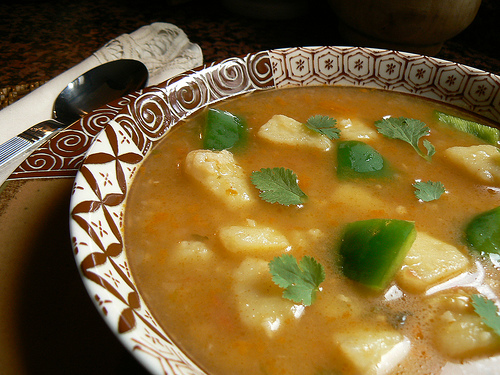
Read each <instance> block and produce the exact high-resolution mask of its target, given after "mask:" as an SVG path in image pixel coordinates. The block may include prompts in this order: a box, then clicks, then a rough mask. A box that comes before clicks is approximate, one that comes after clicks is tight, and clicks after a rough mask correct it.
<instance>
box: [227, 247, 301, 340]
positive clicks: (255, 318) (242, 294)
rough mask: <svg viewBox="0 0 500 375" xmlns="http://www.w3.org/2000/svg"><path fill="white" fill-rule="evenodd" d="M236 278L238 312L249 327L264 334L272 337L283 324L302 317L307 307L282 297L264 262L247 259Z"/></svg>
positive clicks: (239, 268) (235, 291) (234, 289)
mask: <svg viewBox="0 0 500 375" xmlns="http://www.w3.org/2000/svg"><path fill="white" fill-rule="evenodd" d="M233 277H234V283H233V292H234V293H235V296H236V304H237V308H238V311H239V314H240V318H241V321H242V322H243V323H244V324H245V325H246V326H247V327H249V328H253V329H258V330H263V331H264V332H265V333H266V334H267V335H268V336H269V337H271V336H273V335H274V334H275V333H276V332H277V331H278V330H280V329H281V328H282V327H283V325H284V324H286V323H287V322H290V321H294V320H296V319H298V318H300V316H301V315H302V313H303V311H304V306H303V305H296V304H294V303H293V302H292V301H289V300H287V299H284V298H283V297H282V290H281V289H280V288H279V287H278V286H276V285H275V284H274V283H273V281H272V278H271V274H270V272H269V268H268V263H267V262H266V261H265V260H262V259H256V258H251V257H248V258H246V259H245V260H244V261H243V262H242V263H241V265H240V266H239V267H238V269H236V271H235V272H234V274H233Z"/></svg>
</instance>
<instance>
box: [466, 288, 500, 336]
mask: <svg viewBox="0 0 500 375" xmlns="http://www.w3.org/2000/svg"><path fill="white" fill-rule="evenodd" d="M471 299H472V306H473V307H474V311H475V312H476V313H477V314H478V315H479V316H480V317H481V319H482V321H483V323H484V324H486V325H487V326H488V327H490V328H491V329H492V330H493V331H495V333H496V334H497V335H498V336H500V315H499V313H498V307H497V306H496V305H495V303H494V302H493V301H492V300H489V299H487V298H485V297H483V296H481V295H479V294H473V295H472V296H471Z"/></svg>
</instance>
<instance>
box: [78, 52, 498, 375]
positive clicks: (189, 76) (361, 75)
mask: <svg viewBox="0 0 500 375" xmlns="http://www.w3.org/2000/svg"><path fill="white" fill-rule="evenodd" d="M312 85H342V86H360V87H375V88H379V89H385V90H391V91H398V92H404V93H411V94H414V95H417V96H422V97H427V98H431V99H434V100H437V101H441V102H445V103H449V104H453V105H456V106H459V107H462V108H465V109H468V110H471V111H473V112H475V113H478V114H480V115H482V116H485V117H487V118H489V119H492V120H495V121H500V77H499V76H496V75H493V74H490V73H486V72H483V71H480V70H477V69H474V68H471V67H467V66H463V65H460V64H457V63H452V62H448V61H442V60H438V59H435V58H432V57H425V56H420V55H414V54H408V53H401V52H395V51H387V50H377V49H366V48H351V47H310V48H290V49H279V50H270V51H263V52H258V53H254V54H249V55H247V56H243V57H235V58H231V59H227V60H225V61H222V62H220V63H218V64H214V65H211V66H206V67H204V68H203V69H199V70H196V71H191V72H187V73H185V74H183V75H181V76H178V77H175V78H173V79H171V80H170V81H167V82H165V83H163V84H161V85H159V86H157V87H152V88H149V89H147V90H145V91H144V92H143V93H142V95H140V96H138V97H137V98H136V99H135V100H133V101H131V102H130V103H129V104H128V105H126V106H125V107H124V108H123V110H122V111H121V112H120V113H119V114H117V115H116V117H114V119H112V120H111V121H110V122H109V124H108V126H107V127H106V128H105V129H104V130H103V131H102V132H101V134H100V135H99V136H98V137H97V139H96V141H95V142H94V143H93V145H92V147H91V148H90V149H89V151H88V154H87V156H86V159H85V162H84V163H83V165H82V167H81V169H80V172H79V173H78V175H77V177H76V179H75V183H74V188H73V195H72V200H71V218H70V228H71V236H72V239H73V246H74V252H75V254H76V255H75V258H76V262H77V265H78V267H79V269H80V272H81V275H82V278H83V281H84V283H85V286H86V288H87V290H88V292H89V294H90V296H91V298H92V300H93V301H94V302H95V305H96V307H97V309H98V310H99V311H100V313H101V314H102V317H103V318H104V320H105V321H106V322H107V323H108V325H109V327H110V328H111V330H112V331H113V332H114V333H115V334H116V335H117V337H118V338H119V339H120V340H121V342H122V343H123V345H125V347H127V348H128V349H129V350H130V352H131V353H132V354H133V355H134V356H135V357H136V358H137V359H138V360H139V361H140V362H141V363H142V364H143V365H144V366H145V367H146V368H147V369H148V370H149V371H151V372H152V373H158V374H170V375H173V374H174V375H187V374H203V373H204V372H203V371H201V370H200V369H199V368H198V367H196V365H194V364H193V363H192V362H191V361H190V360H189V358H188V357H187V356H186V355H185V354H184V353H182V351H181V350H180V349H179V348H178V347H177V346H176V345H175V344H174V343H173V342H172V341H171V340H170V339H169V337H168V335H167V334H166V333H165V332H164V331H163V330H162V328H161V327H160V326H159V324H158V323H157V322H156V320H155V317H154V316H153V315H152V314H151V312H150V311H149V309H148V306H147V305H146V304H145V302H144V300H143V299H142V298H141V295H140V293H139V291H138V289H137V286H136V284H135V282H134V278H133V275H132V274H131V272H130V268H129V265H128V261H127V256H126V253H125V251H124V247H123V217H124V208H125V201H126V198H127V192H128V190H129V186H130V183H131V182H132V180H133V178H134V174H135V173H136V171H137V169H138V168H139V166H140V165H141V162H142V161H143V160H144V158H145V157H147V155H148V153H149V152H150V151H151V149H152V148H153V147H154V145H155V144H156V143H157V142H158V141H159V140H160V139H161V138H162V137H164V136H165V135H166V134H167V133H168V131H169V130H170V129H171V128H172V127H173V126H175V125H176V124H177V123H178V122H179V121H180V120H182V119H184V118H186V117H187V116H189V115H191V114H193V113H194V112H197V111H199V110H200V109H202V108H203V107H205V106H207V105H210V104H213V103H216V102H218V101H221V100H225V99H227V98H229V97H234V96H236V95H240V94H243V93H249V92H252V91H259V90H274V89H278V88H283V87H288V86H312Z"/></svg>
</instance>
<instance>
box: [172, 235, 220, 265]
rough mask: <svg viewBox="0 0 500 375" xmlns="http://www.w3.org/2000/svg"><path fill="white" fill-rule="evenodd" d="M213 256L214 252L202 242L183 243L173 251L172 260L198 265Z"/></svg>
mask: <svg viewBox="0 0 500 375" xmlns="http://www.w3.org/2000/svg"><path fill="white" fill-rule="evenodd" d="M213 256H214V253H213V251H212V250H211V249H210V248H209V247H208V245H207V244H206V243H204V242H202V241H187V240H186V241H181V242H179V243H178V244H177V246H175V247H174V248H173V249H172V250H171V258H172V259H173V260H175V261H176V262H179V263H184V262H186V263H190V264H191V262H193V264H196V263H199V262H205V261H207V260H209V259H211V258H212V257H213Z"/></svg>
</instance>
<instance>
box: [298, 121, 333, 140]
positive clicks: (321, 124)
mask: <svg viewBox="0 0 500 375" xmlns="http://www.w3.org/2000/svg"><path fill="white" fill-rule="evenodd" d="M305 125H306V126H307V127H308V128H309V129H311V130H313V131H315V132H317V133H320V134H323V135H326V136H327V137H328V138H329V139H332V140H333V139H338V138H339V137H340V129H339V128H337V126H336V125H337V120H335V119H334V118H331V117H328V116H322V115H315V116H311V117H309V119H308V120H307V122H306V124H305Z"/></svg>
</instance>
